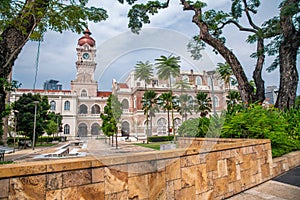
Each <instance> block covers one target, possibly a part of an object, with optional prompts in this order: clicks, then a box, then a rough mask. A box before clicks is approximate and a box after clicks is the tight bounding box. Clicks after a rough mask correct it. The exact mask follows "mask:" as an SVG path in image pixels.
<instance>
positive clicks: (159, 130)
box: [157, 118, 167, 134]
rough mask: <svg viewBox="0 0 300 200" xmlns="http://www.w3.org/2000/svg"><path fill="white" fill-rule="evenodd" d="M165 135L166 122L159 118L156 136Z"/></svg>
mask: <svg viewBox="0 0 300 200" xmlns="http://www.w3.org/2000/svg"><path fill="white" fill-rule="evenodd" d="M166 133H167V120H166V119H164V118H160V119H159V120H158V121H157V134H166Z"/></svg>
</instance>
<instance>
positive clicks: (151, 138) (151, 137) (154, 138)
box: [147, 135, 174, 142]
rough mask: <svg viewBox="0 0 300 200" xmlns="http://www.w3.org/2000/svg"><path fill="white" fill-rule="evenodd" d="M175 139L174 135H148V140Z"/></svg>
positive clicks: (162, 140)
mask: <svg viewBox="0 0 300 200" xmlns="http://www.w3.org/2000/svg"><path fill="white" fill-rule="evenodd" d="M173 139H174V135H169V136H150V137H147V142H165V141H172V140H173Z"/></svg>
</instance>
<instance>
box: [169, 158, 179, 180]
mask: <svg viewBox="0 0 300 200" xmlns="http://www.w3.org/2000/svg"><path fill="white" fill-rule="evenodd" d="M180 177H181V168H180V159H172V160H169V161H168V164H166V181H170V180H175V179H179V178H180Z"/></svg>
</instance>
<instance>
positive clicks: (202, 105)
mask: <svg viewBox="0 0 300 200" xmlns="http://www.w3.org/2000/svg"><path fill="white" fill-rule="evenodd" d="M195 103H196V105H195V110H196V112H197V113H200V116H201V117H205V116H206V115H208V112H210V111H211V107H212V105H211V99H210V97H208V94H207V93H205V92H198V93H197V95H196V102H195Z"/></svg>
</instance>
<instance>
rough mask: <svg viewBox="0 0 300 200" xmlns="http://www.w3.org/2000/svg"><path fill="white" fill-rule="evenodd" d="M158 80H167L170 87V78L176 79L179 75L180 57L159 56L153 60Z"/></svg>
mask: <svg viewBox="0 0 300 200" xmlns="http://www.w3.org/2000/svg"><path fill="white" fill-rule="evenodd" d="M155 61H156V63H155V64H156V69H157V74H158V78H160V79H163V80H168V79H169V83H170V87H171V77H173V78H176V77H178V76H179V75H180V64H179V63H180V57H179V56H172V55H169V56H168V57H166V56H160V58H157V59H155Z"/></svg>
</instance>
